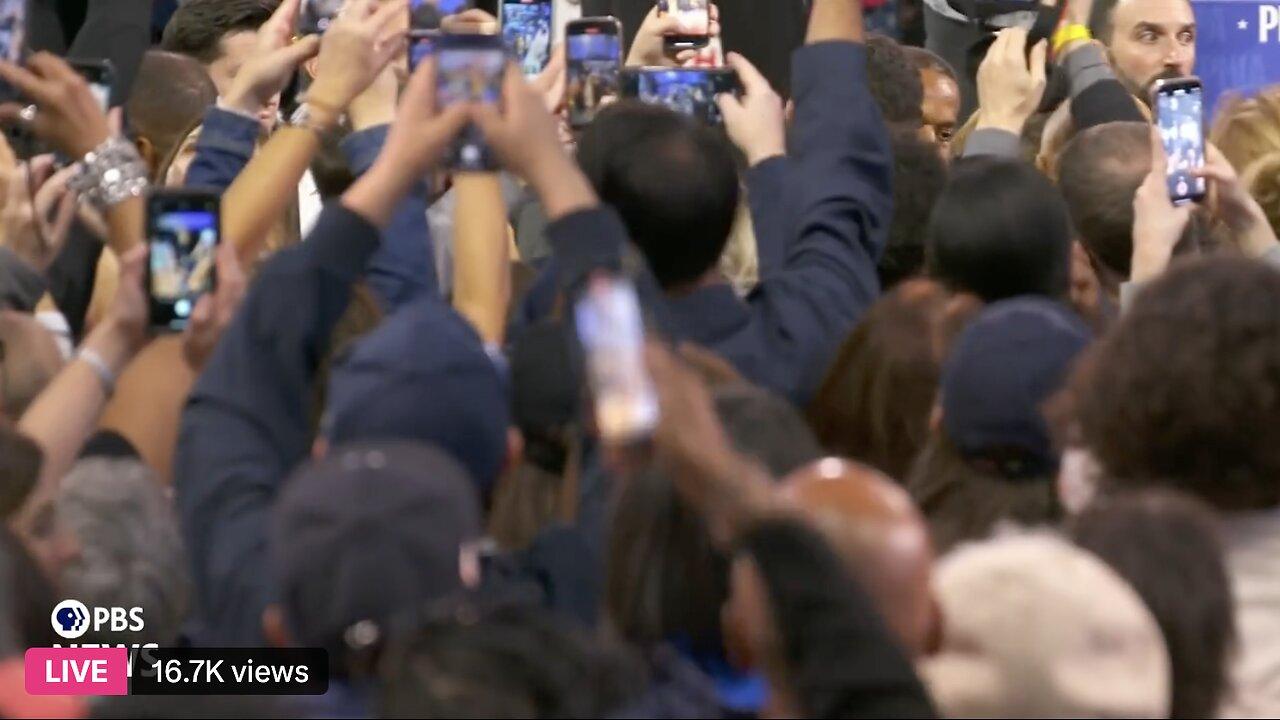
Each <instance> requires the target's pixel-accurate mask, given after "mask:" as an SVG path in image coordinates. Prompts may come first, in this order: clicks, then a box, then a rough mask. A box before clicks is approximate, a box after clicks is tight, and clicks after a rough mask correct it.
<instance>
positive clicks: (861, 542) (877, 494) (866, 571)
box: [782, 458, 934, 657]
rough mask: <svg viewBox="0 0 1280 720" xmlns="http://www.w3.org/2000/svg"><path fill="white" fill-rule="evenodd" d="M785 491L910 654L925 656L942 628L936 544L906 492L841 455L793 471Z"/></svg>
mask: <svg viewBox="0 0 1280 720" xmlns="http://www.w3.org/2000/svg"><path fill="white" fill-rule="evenodd" d="M782 491H783V493H784V494H785V495H786V496H788V497H790V498H792V499H793V500H795V502H796V504H797V505H799V507H800V508H801V509H802V510H803V511H804V512H805V513H806V514H807V515H808V516H809V518H811V519H812V520H813V522H814V524H815V525H817V527H818V528H819V529H820V530H821V531H822V532H823V534H824V535H825V536H826V538H827V540H828V542H830V543H831V545H832V547H833V549H835V551H836V552H837V553H839V554H840V556H841V558H842V559H843V560H844V562H845V564H846V565H847V566H848V567H849V571H850V573H851V574H853V576H854V577H856V578H857V579H858V580H859V581H861V583H862V585H863V587H865V588H866V589H867V591H868V593H869V594H870V595H871V597H872V598H873V599H874V600H875V601H876V605H877V607H878V608H879V610H880V614H881V615H883V616H884V618H885V620H886V622H887V624H888V625H889V627H890V628H891V629H892V630H893V631H894V633H895V634H896V635H897V637H898V640H899V642H900V643H901V644H902V646H903V647H904V648H905V649H906V650H907V651H908V653H909V654H910V655H912V656H913V657H914V656H919V655H921V654H923V653H924V651H925V649H926V647H927V644H928V641H929V638H930V634H931V632H932V630H933V627H934V622H933V621H934V617H933V615H934V613H933V605H932V601H931V598H930V592H929V582H930V577H931V571H932V565H933V548H932V545H931V544H930V542H929V528H928V526H927V525H925V521H924V517H923V516H921V515H920V512H919V511H918V510H916V508H915V505H913V504H912V502H911V498H910V497H908V496H907V494H906V492H905V491H903V489H902V488H901V487H900V486H899V485H898V484H897V483H896V482H894V481H893V479H892V478H889V477H886V476H885V475H882V474H881V473H879V472H877V471H875V470H873V469H871V468H869V467H867V466H865V465H859V464H857V463H851V462H845V461H843V460H838V459H835V458H826V459H824V460H819V461H818V462H816V463H812V464H810V465H808V466H806V467H804V468H802V469H800V470H797V471H796V472H795V473H792V474H791V475H790V476H788V477H787V478H786V480H785V481H784V483H783V488H782Z"/></svg>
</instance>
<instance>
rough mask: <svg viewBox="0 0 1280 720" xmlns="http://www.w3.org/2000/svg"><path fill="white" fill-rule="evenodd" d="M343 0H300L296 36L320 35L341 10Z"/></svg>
mask: <svg viewBox="0 0 1280 720" xmlns="http://www.w3.org/2000/svg"><path fill="white" fill-rule="evenodd" d="M343 1H344V0H302V5H301V6H300V7H299V8H298V34H299V35H321V34H323V33H324V31H325V30H328V29H329V25H330V23H332V22H333V19H334V18H335V17H337V15H338V11H339V10H341V9H342V4H343Z"/></svg>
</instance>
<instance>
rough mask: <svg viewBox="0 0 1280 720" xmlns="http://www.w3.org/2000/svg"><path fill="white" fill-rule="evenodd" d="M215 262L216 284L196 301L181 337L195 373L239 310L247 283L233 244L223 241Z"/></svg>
mask: <svg viewBox="0 0 1280 720" xmlns="http://www.w3.org/2000/svg"><path fill="white" fill-rule="evenodd" d="M214 262H215V263H216V267H217V272H218V287H217V288H216V289H215V290H214V291H213V292H211V293H207V294H205V295H204V297H202V298H200V299H199V300H198V301H197V302H196V307H195V309H194V310H193V311H192V312H191V320H190V322H189V323H187V329H186V332H185V333H183V337H182V355H183V357H184V358H185V359H186V361H187V365H189V366H190V367H191V369H192V370H194V371H196V372H197V373H198V372H200V371H201V370H203V369H204V365H205V363H206V362H208V361H209V357H210V356H212V355H213V350H214V348H216V347H217V346H218V340H219V339H220V338H221V337H222V333H223V331H224V330H226V329H227V326H228V325H230V324H231V320H232V319H233V318H234V317H235V315H236V311H237V310H239V309H240V302H241V301H242V300H244V294H245V290H246V289H247V288H248V285H249V282H248V279H247V277H246V276H245V273H244V269H243V268H241V267H240V260H239V258H238V257H237V255H236V248H235V245H233V244H231V243H223V244H222V245H221V246H220V247H219V248H218V254H217V257H215V258H214Z"/></svg>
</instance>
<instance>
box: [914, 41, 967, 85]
mask: <svg viewBox="0 0 1280 720" xmlns="http://www.w3.org/2000/svg"><path fill="white" fill-rule="evenodd" d="M902 49H903V51H904V52H906V53H907V57H908V58H909V59H910V60H911V62H912V63H914V64H915V66H916V70H919V71H922V72H923V71H925V70H932V71H933V72H936V73H938V74H939V75H944V76H946V77H948V78H951V79H952V80H953V81H955V82H960V76H959V75H957V74H956V69H955V68H954V67H953V66H952V65H951V63H949V62H947V61H946V60H945V59H943V57H942V56H941V55H939V54H937V53H935V52H933V51H932V50H926V49H925V48H922V47H915V46H912V45H903V46H902Z"/></svg>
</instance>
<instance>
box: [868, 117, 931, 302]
mask: <svg viewBox="0 0 1280 720" xmlns="http://www.w3.org/2000/svg"><path fill="white" fill-rule="evenodd" d="M890 137H891V141H892V148H893V219H892V220H891V221H890V223H889V239H888V241H887V242H886V243H885V246H884V253H883V254H882V255H881V256H880V261H879V262H878V263H877V264H876V272H877V274H879V276H880V286H881V288H883V289H884V290H886V291H887V290H889V289H891V288H893V286H894V285H897V284H898V283H900V282H902V281H903V280H906V279H908V278H911V277H914V276H916V275H919V274H921V273H923V272H924V255H925V252H924V248H925V239H926V238H927V237H928V234H929V215H930V213H932V212H933V205H934V203H936V202H937V201H938V196H939V195H941V194H942V189H943V188H944V187H946V184H947V164H946V163H945V162H944V161H943V160H942V157H941V156H940V155H938V147H937V146H936V145H934V144H932V143H927V142H925V141H923V140H921V139H920V137H919V136H918V135H917V134H915V133H913V132H907V131H898V132H894V133H892V134H891V136H890Z"/></svg>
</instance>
